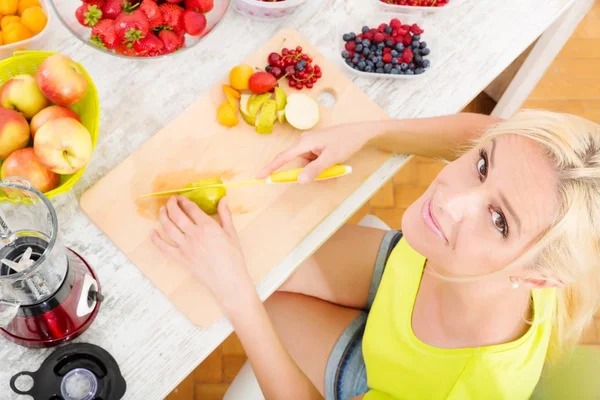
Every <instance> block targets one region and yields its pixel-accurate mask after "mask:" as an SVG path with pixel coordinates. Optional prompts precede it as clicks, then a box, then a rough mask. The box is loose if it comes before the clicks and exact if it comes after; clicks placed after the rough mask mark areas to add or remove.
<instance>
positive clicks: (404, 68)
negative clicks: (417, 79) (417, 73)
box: [400, 62, 408, 71]
mask: <svg viewBox="0 0 600 400" xmlns="http://www.w3.org/2000/svg"><path fill="white" fill-rule="evenodd" d="M400 69H401V70H402V71H405V70H406V69H408V64H407V63H404V62H403V63H402V64H400Z"/></svg>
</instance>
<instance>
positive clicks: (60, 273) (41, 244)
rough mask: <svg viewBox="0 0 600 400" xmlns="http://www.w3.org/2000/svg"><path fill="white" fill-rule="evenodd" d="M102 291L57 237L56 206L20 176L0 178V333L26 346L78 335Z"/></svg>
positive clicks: (93, 314) (95, 309) (92, 314)
mask: <svg viewBox="0 0 600 400" xmlns="http://www.w3.org/2000/svg"><path fill="white" fill-rule="evenodd" d="M101 301H102V295H101V294H100V286H99V283H98V280H97V278H96V275H95V274H94V271H93V270H92V269H91V268H90V266H89V265H88V264H87V263H86V261H85V260H84V259H83V258H82V257H81V256H80V255H79V254H77V253H76V252H74V251H73V250H71V249H69V248H66V247H64V246H63V245H62V244H61V242H60V240H59V237H58V220H57V217H56V212H55V210H54V207H53V206H52V204H51V203H50V201H49V200H48V198H46V197H45V196H44V195H43V194H42V193H41V192H39V191H38V190H36V189H35V188H34V187H32V185H31V184H30V183H29V182H28V181H26V180H24V179H21V178H7V179H4V180H1V181H0V333H2V335H4V336H5V337H6V338H7V339H9V340H11V341H13V342H15V343H18V344H20V345H23V346H26V347H33V348H42V347H52V346H56V345H59V344H62V343H65V342H68V341H70V340H72V339H74V338H76V337H77V336H79V335H81V334H82V333H83V332H84V331H85V330H86V329H87V328H88V327H89V326H90V324H91V323H92V321H93V320H94V319H95V318H96V315H97V314H98V309H99V307H100V302H101Z"/></svg>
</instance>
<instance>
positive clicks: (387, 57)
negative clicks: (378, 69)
mask: <svg viewBox="0 0 600 400" xmlns="http://www.w3.org/2000/svg"><path fill="white" fill-rule="evenodd" d="M382 60H383V62H385V63H391V62H392V55H391V54H390V53H386V54H384V55H383V57H382Z"/></svg>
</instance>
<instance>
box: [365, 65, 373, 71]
mask: <svg viewBox="0 0 600 400" xmlns="http://www.w3.org/2000/svg"><path fill="white" fill-rule="evenodd" d="M365 72H373V66H371V65H367V66H366V67H365Z"/></svg>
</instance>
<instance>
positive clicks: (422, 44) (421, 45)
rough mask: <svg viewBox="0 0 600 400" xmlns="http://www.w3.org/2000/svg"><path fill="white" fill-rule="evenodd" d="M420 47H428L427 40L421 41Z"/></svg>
mask: <svg viewBox="0 0 600 400" xmlns="http://www.w3.org/2000/svg"><path fill="white" fill-rule="evenodd" d="M419 47H420V48H422V49H424V48H425V47H427V42H421V44H420V45H419Z"/></svg>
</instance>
